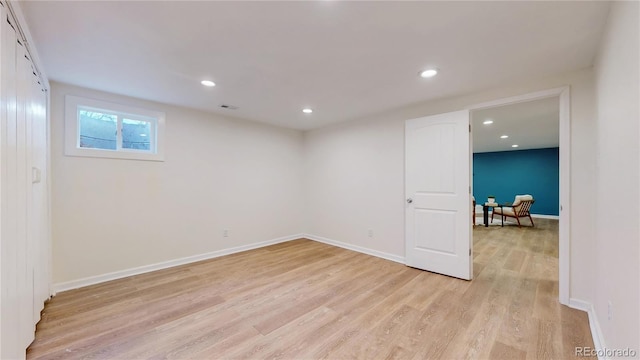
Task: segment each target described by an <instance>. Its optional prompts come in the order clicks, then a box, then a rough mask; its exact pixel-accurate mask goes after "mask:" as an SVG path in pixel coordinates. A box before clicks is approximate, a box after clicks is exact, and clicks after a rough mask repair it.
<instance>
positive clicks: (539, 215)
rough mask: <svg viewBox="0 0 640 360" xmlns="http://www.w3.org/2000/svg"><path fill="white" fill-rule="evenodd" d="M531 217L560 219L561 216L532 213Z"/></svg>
mask: <svg viewBox="0 0 640 360" xmlns="http://www.w3.org/2000/svg"><path fill="white" fill-rule="evenodd" d="M531 217H533V218H536V219H552V220H560V216H558V215H544V214H531Z"/></svg>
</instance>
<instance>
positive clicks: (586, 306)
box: [569, 298, 609, 360]
mask: <svg viewBox="0 0 640 360" xmlns="http://www.w3.org/2000/svg"><path fill="white" fill-rule="evenodd" d="M569 307H571V308H573V309H577V310H582V311H585V312H586V313H587V315H588V316H589V328H590V329H591V337H592V338H593V347H594V348H595V349H596V351H597V352H598V354H603V355H604V354H605V353H606V352H605V351H604V349H606V348H607V346H606V344H605V342H604V336H603V335H602V329H600V322H599V321H598V316H597V315H596V311H595V309H594V308H593V304H591V303H590V302H588V301H584V300H579V299H574V298H571V299H569ZM598 359H599V360H606V359H609V358H608V357H606V356H598Z"/></svg>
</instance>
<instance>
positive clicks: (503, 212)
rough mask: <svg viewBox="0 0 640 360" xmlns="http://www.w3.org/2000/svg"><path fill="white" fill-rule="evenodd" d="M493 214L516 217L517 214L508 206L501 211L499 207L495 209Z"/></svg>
mask: <svg viewBox="0 0 640 360" xmlns="http://www.w3.org/2000/svg"><path fill="white" fill-rule="evenodd" d="M493 212H494V213H496V214H504V215H511V216H515V215H516V213H515V212H514V211H513V208H512V207H508V206H505V207H503V208H502V209H500V208H499V207H496V208H493Z"/></svg>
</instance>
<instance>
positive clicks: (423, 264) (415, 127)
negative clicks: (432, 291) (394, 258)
mask: <svg viewBox="0 0 640 360" xmlns="http://www.w3.org/2000/svg"><path fill="white" fill-rule="evenodd" d="M469 129H470V128H469V111H468V110H463V111H456V112H452V113H446V114H439V115H434V116H427V117H423V118H419V119H412V120H407V122H406V124H405V193H406V200H407V203H406V220H405V221H406V233H405V236H406V239H405V242H406V244H405V249H406V250H405V262H406V264H407V265H409V266H412V267H416V268H419V269H424V270H428V271H432V272H436V273H440V274H444V275H449V276H454V277H457V278H461V279H466V280H471V278H472V276H473V261H472V258H471V246H472V238H471V194H470V185H471V177H470V139H469V134H470V131H469Z"/></svg>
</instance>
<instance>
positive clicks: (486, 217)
mask: <svg viewBox="0 0 640 360" xmlns="http://www.w3.org/2000/svg"><path fill="white" fill-rule="evenodd" d="M496 207H499V208H500V209H502V205H500V204H498V203H488V202H487V203H484V204H483V205H482V215H483V218H484V227H489V208H496ZM500 220H502V226H504V216H502V215H500Z"/></svg>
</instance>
